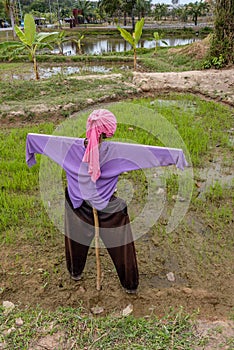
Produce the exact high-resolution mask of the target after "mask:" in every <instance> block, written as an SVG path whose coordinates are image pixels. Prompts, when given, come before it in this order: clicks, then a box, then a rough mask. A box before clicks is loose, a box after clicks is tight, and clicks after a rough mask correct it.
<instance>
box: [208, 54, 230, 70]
mask: <svg viewBox="0 0 234 350" xmlns="http://www.w3.org/2000/svg"><path fill="white" fill-rule="evenodd" d="M224 66H225V58H224V57H223V55H222V54H220V55H219V57H210V58H209V59H207V60H205V61H204V63H203V68H205V69H209V68H216V69H220V68H223V67H224Z"/></svg>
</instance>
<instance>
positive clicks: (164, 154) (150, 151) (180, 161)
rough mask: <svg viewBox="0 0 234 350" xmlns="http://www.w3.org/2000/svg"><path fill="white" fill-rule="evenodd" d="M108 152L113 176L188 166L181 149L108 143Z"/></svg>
mask: <svg viewBox="0 0 234 350" xmlns="http://www.w3.org/2000/svg"><path fill="white" fill-rule="evenodd" d="M110 150H111V151H112V152H111V153H112V159H111V163H112V171H113V172H116V173H115V175H117V173H118V174H120V173H122V172H125V171H131V170H137V169H145V168H152V167H159V166H169V165H175V166H176V167H177V168H179V169H181V170H183V169H184V167H185V166H188V163H187V161H186V159H185V156H184V153H183V150H182V149H177V148H168V147H156V146H149V145H139V144H130V143H121V142H110ZM114 169H115V170H114ZM113 175H114V174H113Z"/></svg>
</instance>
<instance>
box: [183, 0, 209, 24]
mask: <svg viewBox="0 0 234 350" xmlns="http://www.w3.org/2000/svg"><path fill="white" fill-rule="evenodd" d="M186 8H187V11H188V14H189V15H192V17H193V21H194V24H195V26H196V25H197V19H198V17H199V16H204V15H205V14H206V13H207V12H208V11H209V8H210V5H209V4H208V3H207V2H203V1H202V0H201V1H200V2H198V1H196V2H194V3H192V2H190V3H189V4H188V5H187V6H186Z"/></svg>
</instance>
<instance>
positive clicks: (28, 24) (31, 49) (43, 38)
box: [0, 14, 58, 80]
mask: <svg viewBox="0 0 234 350" xmlns="http://www.w3.org/2000/svg"><path fill="white" fill-rule="evenodd" d="M15 32H16V34H17V36H18V38H19V39H20V42H11V41H7V42H3V43H0V49H5V50H6V49H8V50H9V49H10V50H13V56H14V55H18V54H19V53H21V52H22V51H25V50H26V51H28V54H29V58H30V60H31V61H32V62H33V64H34V72H35V77H36V79H37V80H38V79H39V78H40V77H39V73H38V67H37V60H36V51H37V50H38V49H41V48H45V47H49V48H51V49H52V46H51V42H52V41H53V40H55V39H56V38H57V37H58V33H57V32H56V33H37V32H36V24H35V21H34V18H33V16H32V15H31V14H26V15H25V16H24V31H22V29H21V28H20V27H18V26H15Z"/></svg>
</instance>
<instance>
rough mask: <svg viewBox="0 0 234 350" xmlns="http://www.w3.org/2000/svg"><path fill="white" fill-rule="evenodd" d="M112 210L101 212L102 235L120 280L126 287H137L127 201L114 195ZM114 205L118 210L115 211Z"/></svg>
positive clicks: (135, 260) (137, 278) (133, 246)
mask: <svg viewBox="0 0 234 350" xmlns="http://www.w3.org/2000/svg"><path fill="white" fill-rule="evenodd" d="M114 201H115V204H114V203H113V201H112V203H111V205H112V210H111V211H112V212H111V213H106V212H99V226H100V237H101V239H102V240H103V242H104V244H105V246H106V247H107V250H108V253H109V254H110V257H111V259H112V261H113V263H114V265H115V268H116V271H117V274H118V277H119V280H120V282H121V284H122V286H123V287H124V288H126V289H130V290H133V289H137V287H138V284H139V273H138V266H137V259H136V252H135V245H134V241H133V237H132V231H131V225H130V220H129V216H128V212H127V206H126V203H125V202H124V201H123V200H122V199H120V198H116V197H114ZM113 205H115V206H116V208H117V210H119V208H122V209H121V210H119V211H117V212H113Z"/></svg>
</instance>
